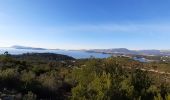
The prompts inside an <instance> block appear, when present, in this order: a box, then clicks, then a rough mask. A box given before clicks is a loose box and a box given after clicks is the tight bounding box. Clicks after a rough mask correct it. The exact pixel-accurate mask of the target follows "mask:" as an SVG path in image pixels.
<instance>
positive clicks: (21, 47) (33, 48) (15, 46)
mask: <svg viewBox="0 0 170 100" xmlns="http://www.w3.org/2000/svg"><path fill="white" fill-rule="evenodd" d="M11 48H15V49H30V50H47V49H45V48H35V47H26V46H19V45H14V46H11Z"/></svg>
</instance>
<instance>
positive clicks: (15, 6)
mask: <svg viewBox="0 0 170 100" xmlns="http://www.w3.org/2000/svg"><path fill="white" fill-rule="evenodd" d="M169 5H170V1H169V0H164V1H161V0H140V1H137V0H48V1H47V0H1V1H0V47H10V46H12V45H22V46H31V47H42V48H51V49H58V48H59V49H109V48H128V49H137V50H138V49H170V47H169V45H168V43H170V39H169V37H170V12H169V9H170V6H169Z"/></svg>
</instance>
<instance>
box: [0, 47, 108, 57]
mask: <svg viewBox="0 0 170 100" xmlns="http://www.w3.org/2000/svg"><path fill="white" fill-rule="evenodd" d="M6 51H8V53H9V54H12V55H19V54H24V53H55V54H63V55H68V56H71V57H74V58H76V59H82V58H90V57H94V58H108V57H110V56H111V54H103V53H91V52H86V51H81V50H34V49H15V48H0V54H4V52H6Z"/></svg>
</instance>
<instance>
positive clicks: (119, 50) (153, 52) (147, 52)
mask: <svg viewBox="0 0 170 100" xmlns="http://www.w3.org/2000/svg"><path fill="white" fill-rule="evenodd" d="M86 51H87V52H96V53H106V54H126V55H127V54H132V55H170V51H169V50H129V49H126V48H115V49H91V50H86Z"/></svg>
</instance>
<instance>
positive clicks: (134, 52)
mask: <svg viewBox="0 0 170 100" xmlns="http://www.w3.org/2000/svg"><path fill="white" fill-rule="evenodd" d="M11 48H15V49H30V50H59V49H46V48H37V47H27V46H20V45H14V46H11ZM78 51H85V52H89V53H104V54H125V55H127V54H131V55H166V56H170V50H154V49H153V50H129V49H127V48H114V49H90V50H85V49H83V50H78Z"/></svg>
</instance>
